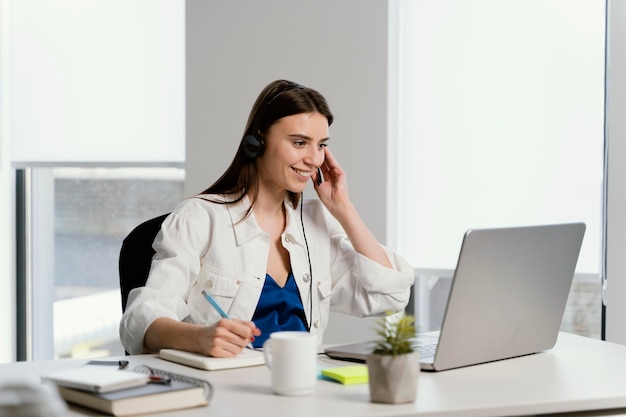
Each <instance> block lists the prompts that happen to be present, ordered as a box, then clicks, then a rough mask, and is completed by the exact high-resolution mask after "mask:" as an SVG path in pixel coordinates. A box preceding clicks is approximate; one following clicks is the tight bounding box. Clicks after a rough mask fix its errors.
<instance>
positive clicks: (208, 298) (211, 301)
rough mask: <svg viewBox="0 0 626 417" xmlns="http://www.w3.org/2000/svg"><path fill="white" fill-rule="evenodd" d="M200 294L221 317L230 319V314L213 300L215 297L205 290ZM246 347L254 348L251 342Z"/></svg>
mask: <svg viewBox="0 0 626 417" xmlns="http://www.w3.org/2000/svg"><path fill="white" fill-rule="evenodd" d="M202 295H204V298H206V300H207V301H208V302H209V303H211V305H212V306H213V308H214V309H215V310H216V311H217V312H218V313H219V314H220V316H222V318H224V319H229V320H230V316H229V315H228V314H226V312H225V311H224V310H222V307H220V305H219V304H217V301H215V298H213V297H212V296H211V294H209V293H208V292H206V291H205V290H202ZM247 347H248V349H252V350H254V346H252V343H248V346H247Z"/></svg>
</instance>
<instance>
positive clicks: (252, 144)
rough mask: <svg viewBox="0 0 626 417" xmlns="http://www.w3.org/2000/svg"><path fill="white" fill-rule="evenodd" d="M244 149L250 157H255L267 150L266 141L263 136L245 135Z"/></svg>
mask: <svg viewBox="0 0 626 417" xmlns="http://www.w3.org/2000/svg"><path fill="white" fill-rule="evenodd" d="M243 151H244V153H245V154H246V156H247V157H248V158H250V159H255V158H258V157H260V156H261V155H263V151H265V142H264V141H263V138H260V137H257V136H255V135H246V136H244V137H243Z"/></svg>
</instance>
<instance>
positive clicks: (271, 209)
mask: <svg viewBox="0 0 626 417" xmlns="http://www.w3.org/2000/svg"><path fill="white" fill-rule="evenodd" d="M332 121H333V115H332V114H331V112H330V110H329V108H328V105H327V103H326V100H325V99H324V97H322V96H321V95H320V94H319V93H318V92H317V91H315V90H313V89H310V88H306V87H303V86H301V85H299V84H296V83H293V82H289V81H285V80H279V81H275V82H272V83H270V84H269V85H268V86H267V87H266V88H265V89H264V90H263V91H262V92H261V94H260V95H259V97H258V98H257V100H256V102H255V104H254V106H253V108H252V111H251V113H250V117H249V119H248V123H247V126H246V129H245V133H244V137H243V139H242V141H241V143H240V145H239V149H238V150H237V154H236V155H235V158H234V160H233V162H232V163H231V165H230V167H229V168H228V169H227V170H226V172H225V173H224V174H223V175H222V177H221V178H220V179H219V180H217V182H215V183H214V184H213V185H212V186H211V187H209V188H208V189H207V190H205V191H204V192H203V193H202V194H199V195H197V196H194V197H193V198H189V199H187V200H185V201H183V202H182V203H181V204H180V205H179V206H178V207H177V208H176V210H174V211H173V212H172V214H171V215H170V216H168V218H167V219H166V220H165V221H164V223H163V225H162V227H161V231H160V232H159V234H158V235H157V238H156V239H155V241H154V244H153V246H154V249H155V250H156V255H155V258H154V260H153V261H152V266H151V270H150V274H149V277H148V281H147V283H146V286H145V287H143V288H137V289H135V290H133V291H132V292H131V293H130V295H129V298H128V303H127V307H126V311H125V312H124V315H123V317H122V320H121V323H120V337H121V340H122V344H123V345H124V348H125V349H126V350H127V351H128V352H129V353H131V354H137V353H141V352H158V351H159V349H162V348H175V349H181V350H186V351H190V352H198V353H201V354H205V355H210V356H216V357H230V356H234V355H236V354H237V353H239V352H240V351H241V350H242V349H243V348H244V347H245V346H246V345H247V344H248V343H250V341H252V342H253V344H254V346H255V347H260V346H261V345H262V343H263V341H264V340H265V339H266V338H267V337H268V336H269V335H270V334H271V333H272V332H274V331H280V330H303V331H310V332H312V333H316V334H318V335H319V341H320V342H321V337H322V334H323V332H324V329H325V328H326V325H327V323H328V316H329V312H330V310H331V309H332V310H333V311H338V312H342V313H346V314H351V315H356V316H368V315H376V314H381V313H384V312H386V311H389V310H391V311H400V310H402V309H403V308H404V307H405V306H406V304H407V302H408V300H409V294H410V287H411V285H412V284H413V282H414V274H413V269H412V268H411V267H410V266H409V265H408V264H407V263H406V261H404V260H403V259H402V258H400V257H399V256H398V255H396V254H394V253H392V252H391V251H389V250H387V249H386V248H384V247H383V246H381V245H380V244H379V243H378V242H377V241H376V239H375V238H374V236H373V235H372V234H371V233H370V231H369V230H368V228H367V227H366V226H365V224H364V223H363V221H362V220H361V218H360V216H359V214H358V213H357V211H356V209H355V207H354V206H353V205H352V203H351V201H350V198H349V196H348V190H347V183H346V174H345V172H344V171H343V170H342V169H341V166H340V165H339V164H338V162H337V160H336V159H335V158H334V156H333V154H332V153H331V152H330V150H329V149H328V148H327V144H328V142H329V134H328V132H329V126H330V125H331V123H332ZM322 178H323V180H322ZM309 181H312V182H313V187H314V189H315V191H316V192H317V195H318V197H319V200H318V199H312V200H306V201H302V199H301V196H302V192H303V191H304V189H305V187H306V185H307V183H308V182H309ZM203 290H204V291H206V292H207V293H209V294H210V295H211V296H213V298H214V299H215V300H216V301H217V303H218V304H219V305H220V306H221V307H222V309H223V310H224V311H226V312H227V313H228V315H229V317H230V319H225V318H222V317H221V316H220V315H219V313H218V312H217V311H216V310H215V309H214V308H213V307H212V306H211V304H210V303H209V302H207V300H206V299H205V298H204V296H203V294H202V291H203Z"/></svg>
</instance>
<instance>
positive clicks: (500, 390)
mask: <svg viewBox="0 0 626 417" xmlns="http://www.w3.org/2000/svg"><path fill="white" fill-rule="evenodd" d="M126 359H129V360H130V367H131V368H132V367H134V366H137V365H139V364H146V365H148V366H152V367H154V368H158V369H164V370H169V371H173V372H178V373H185V374H186V375H190V376H196V377H200V378H204V379H207V380H209V381H210V382H211V383H212V384H213V386H214V389H215V395H214V398H213V401H212V402H211V404H210V405H209V406H208V407H203V408H198V409H190V410H180V411H176V412H172V413H162V414H158V415H159V416H177V417H179V416H182V417H184V416H200V415H202V416H228V415H232V416H243V415H257V416H258V415H271V416H294V415H297V416H298V417H309V416H324V417H333V416H412V415H416V416H440V417H446V416H462V417H472V416H513V415H515V416H527V415H536V414H549V413H566V412H573V411H581V410H607V409H611V410H610V411H594V412H592V413H585V414H584V415H585V416H588V415H589V416H591V415H594V416H604V415H614V416H615V415H623V416H626V346H622V345H617V344H612V343H607V342H602V341H599V340H594V339H589V338H584V337H580V336H575V335H571V334H567V333H561V334H560V336H559V340H558V342H557V345H556V347H555V348H554V349H552V350H550V351H547V352H543V353H539V354H535V355H530V356H525V357H520V358H515V359H509V360H505V361H499V362H494V363H489V364H483V365H477V366H471V367H467V368H461V369H455V370H449V371H444V372H439V373H427V372H422V373H421V374H420V376H419V378H420V379H419V383H418V398H417V401H416V402H415V403H411V404H399V405H384V404H374V403H371V402H370V401H369V390H368V386H367V384H363V385H350V386H344V385H341V384H338V383H334V382H330V381H322V380H320V381H318V385H317V387H316V391H315V393H314V394H313V395H311V396H307V397H282V396H277V395H274V394H273V393H272V390H271V387H270V371H269V370H268V369H267V368H266V367H265V366H256V367H250V368H240V369H231V370H223V371H201V370H197V369H193V368H189V367H185V366H182V365H177V364H174V363H170V362H166V361H163V360H161V359H159V358H157V357H155V356H154V355H137V356H129V357H126ZM84 362H86V361H81V360H59V361H35V362H16V363H10V364H3V365H0V382H2V381H6V380H11V379H12V380H16V379H18V378H21V379H23V378H26V377H29V378H31V379H34V378H38V376H39V375H40V374H42V373H45V372H49V371H52V370H56V369H63V368H68V367H72V366H80V365H81V364H82V363H84ZM319 363H320V366H322V367H330V366H342V365H346V364H347V363H346V362H340V361H335V360H330V359H328V358H325V357H323V356H320V360H319ZM71 415H72V416H79V415H97V414H95V413H92V414H90V412H89V411H87V410H85V409H81V408H72V414H71ZM568 415H569V414H568Z"/></svg>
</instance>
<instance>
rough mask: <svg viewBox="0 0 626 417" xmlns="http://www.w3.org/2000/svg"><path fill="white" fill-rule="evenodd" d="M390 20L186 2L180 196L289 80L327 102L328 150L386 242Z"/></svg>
mask: <svg viewBox="0 0 626 417" xmlns="http://www.w3.org/2000/svg"><path fill="white" fill-rule="evenodd" d="M387 14H388V12H387V1H368V2H365V1H360V0H342V1H336V0H320V1H315V2H294V1H291V0H268V1H262V2H254V1H245V0H234V1H233V0H214V1H208V2H207V1H204V0H189V1H187V13H186V19H187V21H186V27H187V40H186V44H187V51H186V54H187V58H186V63H187V70H186V75H187V88H186V89H187V109H186V112H187V121H186V123H187V124H186V126H187V133H186V134H187V149H186V176H187V178H186V193H187V194H193V193H197V192H200V191H202V190H203V189H205V188H206V187H207V186H208V185H210V184H211V183H212V182H213V181H215V180H216V179H217V178H218V176H219V175H221V174H222V173H223V172H224V170H225V169H226V168H227V166H228V164H229V163H230V162H231V160H232V158H233V156H234V154H235V151H236V149H237V146H238V144H239V141H240V140H241V136H242V134H243V129H244V127H245V122H246V120H247V117H248V113H249V112H250V109H251V107H252V104H253V102H254V100H255V99H256V96H257V94H258V93H259V92H260V91H261V89H262V88H263V87H264V86H265V85H266V84H268V83H269V82H271V81H273V80H275V79H279V78H286V79H290V80H292V81H296V82H299V83H301V84H305V85H307V86H310V87H313V88H315V89H317V90H319V91H320V92H321V93H322V94H323V95H324V96H325V97H326V99H327V100H328V102H329V104H330V106H331V110H332V111H333V113H334V115H335V122H334V123H333V125H332V126H331V130H330V136H331V141H330V147H331V149H332V150H333V152H334V153H335V156H336V157H337V158H338V160H339V162H340V163H341V164H342V166H343V167H344V169H345V170H346V171H347V173H348V181H349V186H350V195H351V197H352V200H353V202H354V203H355V205H356V207H357V208H358V209H359V211H360V213H361V216H362V217H363V219H364V220H365V222H366V223H367V224H368V225H369V227H370V229H371V230H372V232H373V233H374V235H375V236H376V237H377V238H378V239H379V240H381V241H384V239H385V236H386V218H387V193H386V181H387V62H388V60H387V25H388V23H387ZM311 193H312V191H311V190H309V193H308V195H309V196H310V195H311ZM331 321H332V320H331ZM334 321H335V322H337V321H341V320H334ZM348 327H350V326H348ZM369 327H370V326H369V325H366V326H364V328H366V329H367V328H369ZM333 334H334V330H333V329H332V328H331V329H329V330H328V332H327V336H329V337H331V336H332V335H333ZM337 335H338V336H340V337H341V336H343V335H342V331H341V330H338V331H337ZM330 340H335V339H334V338H331V339H330Z"/></svg>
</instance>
